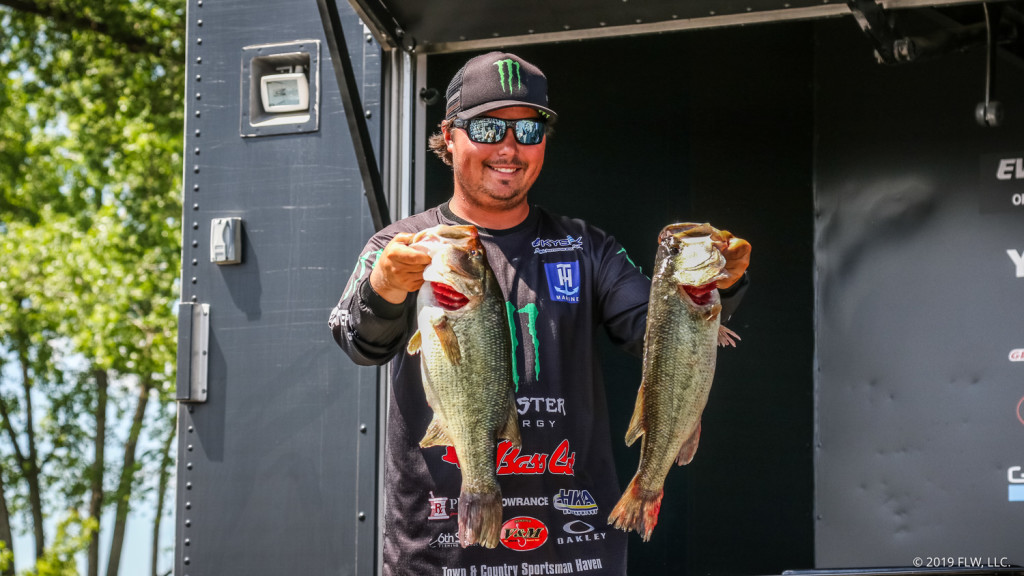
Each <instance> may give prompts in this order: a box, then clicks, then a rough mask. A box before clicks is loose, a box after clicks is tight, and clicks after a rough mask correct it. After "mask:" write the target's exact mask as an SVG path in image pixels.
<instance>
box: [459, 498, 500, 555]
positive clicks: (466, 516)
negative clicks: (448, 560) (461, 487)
mask: <svg viewBox="0 0 1024 576" xmlns="http://www.w3.org/2000/svg"><path fill="white" fill-rule="evenodd" d="M500 533H501V491H495V492H489V493H473V492H462V494H460V495H459V542H460V543H461V544H462V547H463V548H466V547H467V546H472V545H473V544H479V545H481V546H483V547H484V548H494V547H496V546H497V545H498V538H499V536H500Z"/></svg>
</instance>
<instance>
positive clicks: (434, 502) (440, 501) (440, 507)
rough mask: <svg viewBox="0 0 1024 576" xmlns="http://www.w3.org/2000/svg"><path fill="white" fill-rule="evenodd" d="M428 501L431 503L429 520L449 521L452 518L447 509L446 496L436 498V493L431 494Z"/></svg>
mask: <svg viewBox="0 0 1024 576" xmlns="http://www.w3.org/2000/svg"><path fill="white" fill-rule="evenodd" d="M428 501H429V502H430V515H428V516H427V520H447V519H448V518H449V517H450V515H449V514H448V511H447V510H446V509H445V503H446V502H448V499H447V498H445V497H444V496H438V497H436V498H435V497H434V493H433V492H431V493H430V498H428Z"/></svg>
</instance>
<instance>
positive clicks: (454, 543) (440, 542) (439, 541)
mask: <svg viewBox="0 0 1024 576" xmlns="http://www.w3.org/2000/svg"><path fill="white" fill-rule="evenodd" d="M461 545H462V543H461V542H459V535H458V534H453V533H451V532H442V533H441V534H438V535H437V538H434V539H433V540H431V541H430V547H431V548H458V547H460V546H461Z"/></svg>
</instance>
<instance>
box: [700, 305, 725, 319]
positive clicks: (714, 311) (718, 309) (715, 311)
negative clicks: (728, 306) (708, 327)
mask: <svg viewBox="0 0 1024 576" xmlns="http://www.w3.org/2000/svg"><path fill="white" fill-rule="evenodd" d="M721 313H722V305H721V304H718V303H716V304H715V305H714V306H712V307H711V312H709V313H708V315H707V317H706V318H704V319H705V320H707V321H708V322H711V321H713V320H714V319H715V318H718V316H719V314H721Z"/></svg>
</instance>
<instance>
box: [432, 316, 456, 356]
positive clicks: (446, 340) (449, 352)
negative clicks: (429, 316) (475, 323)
mask: <svg viewBox="0 0 1024 576" xmlns="http://www.w3.org/2000/svg"><path fill="white" fill-rule="evenodd" d="M431 324H432V325H433V326H434V333H435V334H437V339H438V341H439V342H440V343H441V349H442V350H444V355H445V357H447V358H448V361H449V362H451V363H452V365H453V366H458V365H459V364H461V363H462V351H461V350H460V349H459V337H458V336H456V335H455V330H452V325H451V324H450V323H449V322H448V317H447V316H440V317H438V318H437V319H435V320H433V321H432V322H431Z"/></svg>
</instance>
